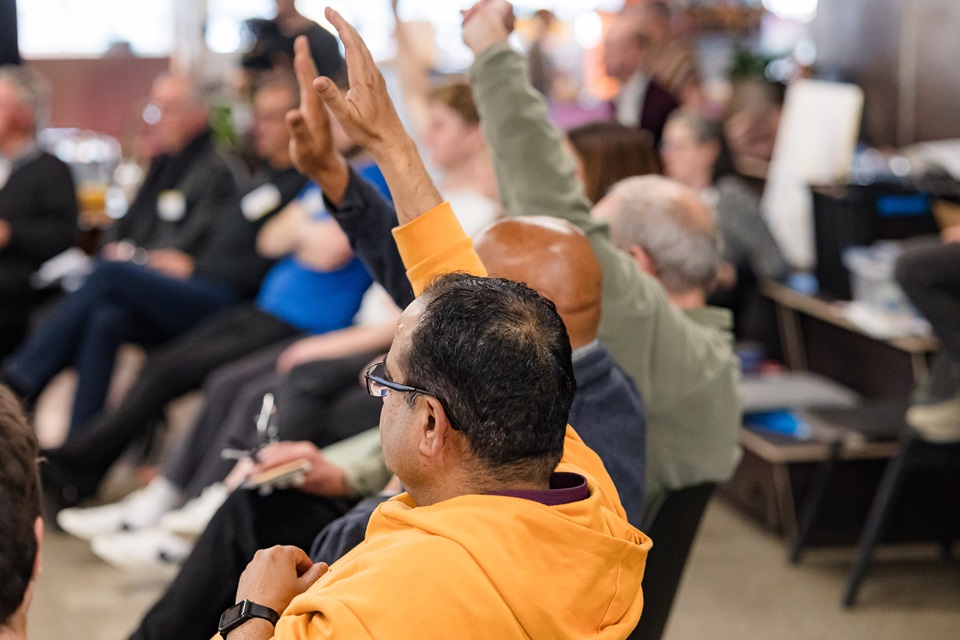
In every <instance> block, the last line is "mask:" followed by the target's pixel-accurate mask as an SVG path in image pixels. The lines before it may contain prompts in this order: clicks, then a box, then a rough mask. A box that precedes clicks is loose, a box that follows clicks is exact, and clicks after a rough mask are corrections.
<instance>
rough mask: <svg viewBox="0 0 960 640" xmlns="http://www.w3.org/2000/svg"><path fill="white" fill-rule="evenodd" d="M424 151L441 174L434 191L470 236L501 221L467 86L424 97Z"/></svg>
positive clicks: (459, 84)
mask: <svg viewBox="0 0 960 640" xmlns="http://www.w3.org/2000/svg"><path fill="white" fill-rule="evenodd" d="M423 145H424V147H426V149H427V152H428V154H429V157H428V159H429V161H430V162H431V163H432V164H433V165H434V166H435V167H436V168H437V169H439V171H440V176H439V179H438V181H437V187H438V188H439V189H440V192H441V193H442V194H443V196H444V198H445V199H446V200H447V201H448V202H450V203H451V205H453V206H454V210H455V211H456V212H457V219H458V220H460V224H462V225H463V227H464V229H466V231H467V234H468V235H475V234H476V233H477V232H478V231H480V230H481V229H482V228H484V227H485V226H486V225H487V224H489V223H490V222H492V221H493V220H495V219H496V218H497V217H498V216H499V214H500V209H499V206H498V204H497V186H496V178H495V176H494V174H493V163H492V162H491V160H490V151H489V150H488V149H487V142H486V139H485V138H484V137H483V131H482V130H481V129H480V115H479V114H478V113H477V107H476V105H475V104H474V103H473V90H472V89H471V88H470V85H469V84H467V83H465V82H457V83H453V84H448V85H444V86H441V87H438V88H436V89H434V90H433V91H431V92H430V93H429V94H428V97H427V123H426V128H425V129H424V130H423Z"/></svg>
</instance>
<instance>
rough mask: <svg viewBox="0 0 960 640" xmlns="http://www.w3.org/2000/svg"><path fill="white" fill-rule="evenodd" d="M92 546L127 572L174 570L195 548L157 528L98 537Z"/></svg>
mask: <svg viewBox="0 0 960 640" xmlns="http://www.w3.org/2000/svg"><path fill="white" fill-rule="evenodd" d="M90 546H91V547H92V548H93V552H94V553H95V554H96V555H97V556H98V557H99V558H101V559H102V560H105V561H106V562H109V563H110V564H112V565H113V566H115V567H117V568H120V569H128V570H133V569H146V568H164V567H173V566H175V565H178V564H180V563H181V562H183V561H184V560H185V559H186V558H187V556H188V555H190V551H191V549H193V544H192V543H191V542H188V541H187V540H184V539H183V538H181V537H179V536H176V535H174V534H172V533H169V532H167V531H163V530H161V529H158V528H155V527H154V528H150V529H141V530H140V531H126V532H123V533H114V534H110V535H106V536H99V537H96V538H94V539H93V540H92V541H91V543H90Z"/></svg>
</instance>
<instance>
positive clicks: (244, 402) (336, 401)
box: [163, 342, 383, 497]
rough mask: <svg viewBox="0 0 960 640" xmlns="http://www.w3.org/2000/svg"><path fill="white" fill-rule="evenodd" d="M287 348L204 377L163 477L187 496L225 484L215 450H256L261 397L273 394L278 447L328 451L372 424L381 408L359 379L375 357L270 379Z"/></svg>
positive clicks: (225, 465)
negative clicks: (199, 399)
mask: <svg viewBox="0 0 960 640" xmlns="http://www.w3.org/2000/svg"><path fill="white" fill-rule="evenodd" d="M286 346H287V343H286V342H284V343H281V344H280V345H278V346H271V347H267V348H266V349H261V350H260V351H257V352H256V353H255V354H253V355H251V356H248V357H246V358H242V359H240V360H238V361H235V362H232V363H230V364H228V365H225V366H223V367H221V368H219V369H217V371H215V372H214V373H213V374H211V375H210V376H209V377H208V378H207V382H206V384H205V385H204V391H205V402H204V408H203V411H202V413H201V416H200V419H199V420H198V422H197V424H196V425H195V426H194V428H193V431H191V433H190V435H189V437H188V438H187V439H186V440H185V441H184V442H183V443H182V445H181V446H180V447H179V448H178V449H177V451H176V452H174V453H173V454H172V455H171V456H170V458H169V460H168V461H167V464H165V465H164V470H163V475H164V476H165V477H166V478H167V479H168V480H170V481H171V482H172V483H173V484H175V485H176V486H177V487H179V488H180V489H183V490H184V491H185V493H186V494H187V495H189V496H190V497H193V496H197V495H199V494H200V492H201V491H202V490H203V489H204V487H207V486H209V485H211V484H213V483H214V482H219V481H221V480H223V479H224V478H225V477H226V476H227V474H228V473H230V470H231V469H232V468H233V464H234V463H233V462H232V461H229V460H222V459H221V457H220V451H221V450H223V449H224V448H225V447H227V446H228V445H229V444H230V443H231V441H233V440H239V441H241V442H243V443H244V444H246V445H247V446H253V445H255V444H256V430H255V428H254V416H256V415H257V414H258V412H259V409H260V406H261V403H262V400H263V395H264V394H265V393H267V392H271V393H273V394H274V396H275V398H276V403H277V427H278V429H279V432H280V438H281V439H282V440H309V441H311V442H313V443H314V444H315V445H317V446H318V447H321V448H322V447H326V446H328V445H331V444H333V443H334V442H339V441H340V440H343V439H344V438H348V437H350V436H353V435H356V434H358V433H360V432H361V431H364V430H366V429H369V428H371V427H373V426H374V425H376V424H377V422H378V421H379V419H380V409H381V408H382V406H383V404H382V403H381V402H380V401H379V400H378V399H376V398H371V397H370V395H369V394H368V393H367V390H366V388H364V387H361V386H360V373H361V372H362V370H363V367H364V365H366V364H367V363H368V362H370V360H372V359H373V358H374V357H375V356H376V355H377V354H375V353H370V354H362V355H359V356H352V357H348V358H340V359H336V360H317V361H314V362H306V363H303V364H301V365H299V366H297V367H294V368H293V369H292V370H291V371H290V372H289V373H288V374H286V375H281V374H278V373H276V370H275V369H276V360H277V356H278V355H279V354H280V352H281V351H282V349H283V348H285V347H286Z"/></svg>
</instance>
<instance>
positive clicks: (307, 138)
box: [287, 36, 347, 199]
mask: <svg viewBox="0 0 960 640" xmlns="http://www.w3.org/2000/svg"><path fill="white" fill-rule="evenodd" d="M293 48H294V53H295V55H294V58H293V69H294V71H295V72H296V74H297V84H298V85H300V107H299V108H297V109H294V110H292V111H290V112H289V113H287V127H288V128H289V129H290V157H291V158H292V159H293V164H294V166H295V167H296V168H297V171H299V172H300V173H302V174H303V175H305V176H307V177H309V178H311V179H313V180H314V182H316V183H317V184H319V185H320V188H321V189H323V191H324V192H327V191H328V187H327V185H324V184H323V181H325V180H327V181H328V180H329V176H328V174H331V173H332V174H340V173H342V174H346V173H347V167H346V161H345V160H344V159H343V156H341V155H340V153H339V152H337V150H336V148H335V147H334V145H333V136H332V135H331V134H330V115H329V114H328V113H327V107H326V106H325V105H324V104H323V101H322V100H321V99H320V96H319V95H317V92H316V91H314V89H313V82H314V80H316V79H317V65H316V63H314V61H313V56H312V55H311V53H310V44H309V42H308V41H307V37H306V36H299V37H298V38H297V39H296V41H295V42H294V45H293ZM344 188H345V185H344ZM328 197H329V194H328ZM338 199H339V198H338Z"/></svg>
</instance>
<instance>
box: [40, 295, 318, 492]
mask: <svg viewBox="0 0 960 640" xmlns="http://www.w3.org/2000/svg"><path fill="white" fill-rule="evenodd" d="M299 334H300V330H299V329H297V328H296V327H294V326H293V325H290V324H287V323H286V322H283V321H281V320H278V319H276V318H274V317H273V316H271V315H269V314H267V313H264V312H263V311H260V310H259V309H256V308H255V307H252V306H242V307H236V308H234V309H230V310H227V311H224V312H221V313H219V314H217V315H215V316H213V317H211V318H209V319H207V320H206V321H204V322H203V323H202V324H200V325H199V326H198V327H196V328H195V329H193V330H192V331H190V332H189V333H186V334H184V335H183V336H181V337H180V338H177V339H176V340H175V341H174V342H172V343H170V344H169V345H167V346H165V347H163V348H162V349H160V350H159V351H157V352H155V353H154V354H151V356H150V357H149V358H148V360H147V363H146V365H145V366H144V368H143V370H142V371H141V373H140V376H139V377H138V378H137V381H136V383H134V385H133V387H132V388H131V389H130V391H129V392H128V393H127V395H126V397H125V398H124V401H123V403H122V404H121V405H120V407H119V408H118V409H117V410H116V411H115V412H112V413H101V414H100V415H99V416H98V417H97V418H95V419H94V420H93V422H92V423H91V424H90V426H89V428H88V429H86V430H84V432H83V433H82V434H80V435H79V436H77V437H76V438H74V439H72V440H69V441H67V442H66V443H65V444H64V445H63V446H62V447H60V448H59V449H53V450H49V451H45V452H44V455H45V456H46V457H47V459H48V461H49V463H48V464H47V465H45V468H44V473H45V476H44V480H45V482H48V483H49V484H52V485H54V486H57V485H61V486H63V485H69V486H70V487H71V491H70V493H71V495H72V496H73V497H78V498H83V497H85V496H88V495H92V494H93V493H94V492H95V491H96V487H97V486H98V485H99V483H100V481H101V480H102V479H103V477H104V476H105V475H106V473H107V471H108V470H109V469H110V466H111V465H112V464H113V463H114V462H115V461H116V460H117V458H119V457H120V455H121V454H122V453H123V452H124V450H125V449H126V448H127V447H128V446H129V445H130V444H131V443H132V442H133V441H134V440H135V439H136V438H137V437H139V436H141V435H146V434H148V433H150V431H151V430H152V429H153V428H154V426H155V425H156V423H157V422H158V420H159V419H160V418H161V416H162V413H163V408H164V406H165V405H166V404H167V403H168V402H170V401H171V400H173V399H175V398H177V397H179V396H181V395H183V394H185V393H187V392H188V391H192V390H194V389H198V388H200V386H201V385H202V384H203V380H204V378H206V377H207V375H208V374H209V373H211V372H212V371H213V370H214V369H216V368H217V367H220V366H222V365H224V364H226V363H228V362H231V361H233V360H236V359H237V358H241V357H243V356H246V355H248V354H250V353H252V352H254V351H256V350H257V349H260V348H262V347H265V346H268V345H271V344H273V343H275V342H279V341H282V340H287V339H289V338H291V337H294V336H296V335H299ZM57 488H59V487H57ZM53 490H54V491H56V489H53ZM64 495H66V492H64Z"/></svg>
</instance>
